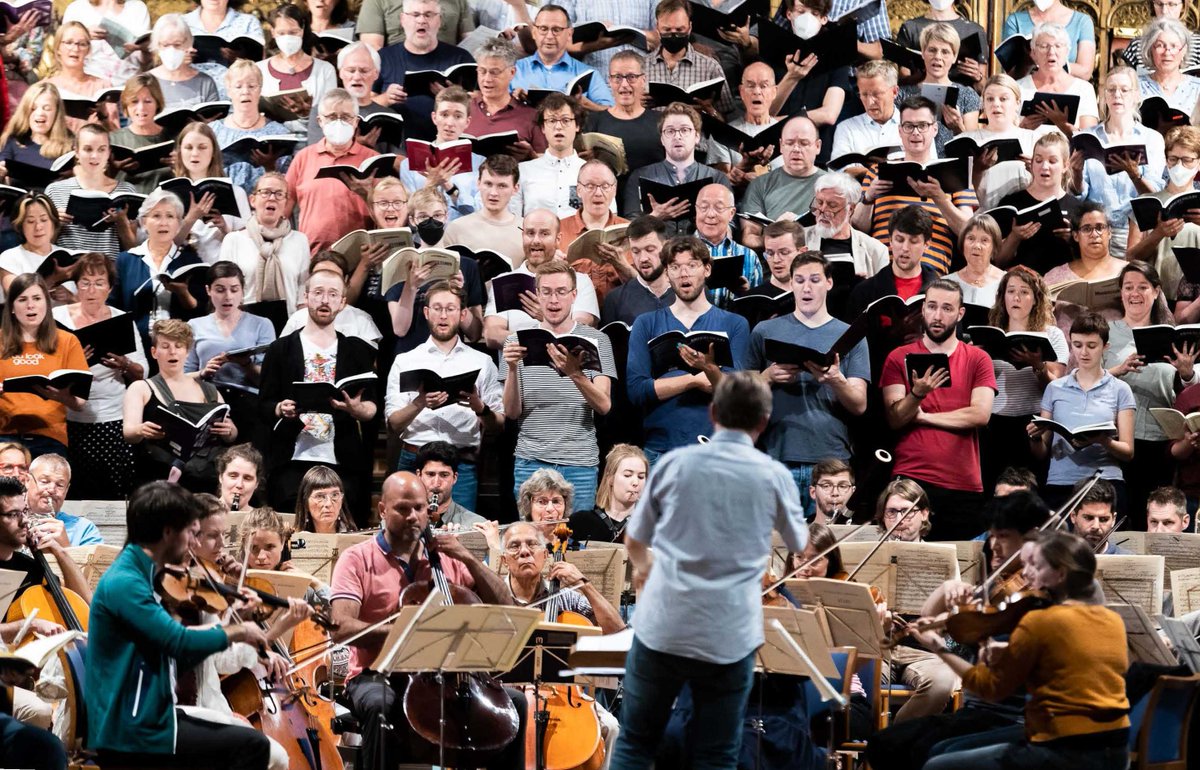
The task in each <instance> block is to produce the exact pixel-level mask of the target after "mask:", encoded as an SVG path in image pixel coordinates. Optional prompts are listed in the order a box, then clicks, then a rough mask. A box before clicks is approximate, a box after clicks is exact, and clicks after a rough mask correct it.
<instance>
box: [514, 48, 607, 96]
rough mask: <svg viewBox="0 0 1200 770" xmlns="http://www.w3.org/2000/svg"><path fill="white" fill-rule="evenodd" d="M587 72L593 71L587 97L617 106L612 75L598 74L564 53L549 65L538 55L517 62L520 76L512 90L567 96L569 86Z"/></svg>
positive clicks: (516, 78)
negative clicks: (545, 90) (546, 91)
mask: <svg viewBox="0 0 1200 770" xmlns="http://www.w3.org/2000/svg"><path fill="white" fill-rule="evenodd" d="M585 72H591V73H593V74H592V82H591V83H590V84H589V85H588V90H587V98H589V99H591V100H592V101H593V102H595V103H596V104H602V105H604V106H605V107H611V106H612V105H613V95H612V91H611V90H610V89H609V87H608V73H607V72H597V71H596V70H594V69H592V68H591V67H589V66H587V65H586V64H584V63H583V62H581V61H579V60H578V59H576V58H573V57H572V56H571V55H570V54H565V53H564V54H563V55H562V58H561V59H559V60H558V61H556V62H555V63H554V64H552V65H550V66H547V65H546V63H545V62H543V61H542V57H541V56H540V55H538V54H536V53H535V54H534V55H533V56H526V57H525V58H524V59H520V60H519V61H518V62H517V74H516V76H515V77H513V79H512V84H511V85H510V86H509V90H512V91H515V90H517V89H518V88H524V89H525V90H529V89H530V88H550V89H554V90H555V91H562V92H563V93H566V88H567V84H568V83H570V82H571V80H572V79H573V78H575V77H577V76H579V75H582V74H583V73H585Z"/></svg>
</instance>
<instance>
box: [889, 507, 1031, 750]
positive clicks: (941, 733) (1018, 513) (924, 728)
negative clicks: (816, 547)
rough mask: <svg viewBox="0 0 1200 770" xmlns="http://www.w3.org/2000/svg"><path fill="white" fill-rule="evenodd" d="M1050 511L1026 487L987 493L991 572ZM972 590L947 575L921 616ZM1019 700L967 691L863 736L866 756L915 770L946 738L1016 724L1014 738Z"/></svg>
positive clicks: (1015, 564)
mask: <svg viewBox="0 0 1200 770" xmlns="http://www.w3.org/2000/svg"><path fill="white" fill-rule="evenodd" d="M1049 513H1050V511H1049V510H1048V509H1047V508H1046V505H1045V503H1043V502H1042V500H1041V498H1039V497H1038V496H1037V495H1036V494H1034V493H1033V492H1029V491H1023V492H1013V493H1011V494H1009V495H1007V496H1004V497H996V498H994V499H992V500H991V501H990V502H989V503H988V505H987V507H986V509H985V511H984V515H985V516H986V517H987V519H988V546H989V549H990V550H991V561H990V566H989V569H988V570H987V572H988V573H992V572H995V570H997V569H999V568H1000V567H1001V565H1003V564H1005V563H1006V562H1008V561H1009V558H1010V557H1011V556H1012V555H1013V554H1016V553H1020V551H1021V548H1022V546H1023V544H1024V543H1025V538H1026V536H1027V535H1029V534H1030V533H1035V532H1036V531H1037V529H1038V527H1040V526H1041V525H1042V523H1043V522H1045V521H1046V518H1047V517H1048V516H1049ZM1023 566H1024V565H1023V564H1022V562H1021V559H1020V557H1019V556H1018V558H1016V559H1015V560H1014V561H1012V562H1011V563H1009V564H1008V566H1007V567H1006V568H1005V574H1003V575H999V576H998V577H997V580H999V581H1003V580H1005V579H1007V578H1008V577H1010V576H1012V575H1014V574H1017V573H1019V572H1020V571H1021V569H1022V567H1023ZM974 592H975V586H972V585H970V584H968V583H963V582H961V581H947V582H946V583H943V584H942V585H941V586H939V587H938V588H937V590H935V591H934V592H933V594H932V595H931V596H930V597H929V600H928V601H927V602H926V603H925V606H924V607H923V608H922V611H921V615H922V617H926V618H929V617H934V616H937V615H940V614H941V613H943V612H946V611H947V610H949V609H950V608H951V607H954V606H957V605H959V604H961V603H963V602H966V601H968V600H970V599H971V597H972V594H974ZM1024 705H1025V698H1024V695H1023V694H1015V695H1013V696H1011V697H1009V698H1006V699H1004V700H1003V701H1001V702H999V703H989V702H987V701H984V700H981V699H979V698H976V697H973V696H971V695H970V694H968V695H967V697H966V698H965V702H964V704H963V706H962V707H961V708H960V709H958V710H957V711H955V712H953V713H950V714H932V715H929V716H924V717H919V718H917V719H911V720H909V721H907V722H902V723H900V724H893V725H891V726H889V727H888V728H886V729H884V730H882V731H880V732H878V733H876V734H875V735H873V736H871V737H870V738H869V739H868V741H867V758H868V761H869V762H870V763H871V767H873V768H876V770H920V768H921V767H922V766H923V765H924V764H925V761H926V760H927V759H928V758H929V757H931V756H936V755H937V754H939V753H942V750H943V747H944V746H945V745H946V744H945V743H944V742H945V741H949V740H951V739H955V738H960V737H962V736H967V735H971V734H973V733H983V732H989V731H993V730H1005V729H1008V730H1012V729H1013V728H1015V729H1016V734H1015V737H1013V740H1018V739H1020V737H1021V729H1022V728H1021V725H1022V722H1023V713H1022V710H1023V707H1024ZM1005 734H1011V733H1005Z"/></svg>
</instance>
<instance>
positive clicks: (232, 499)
mask: <svg viewBox="0 0 1200 770" xmlns="http://www.w3.org/2000/svg"><path fill="white" fill-rule="evenodd" d="M262 471H263V456H262V453H261V452H259V451H258V450H257V449H255V448H254V447H253V446H251V445H250V444H235V445H234V446H231V447H229V448H228V449H226V450H225V451H224V452H222V453H221V456H220V457H218V458H217V484H218V486H219V492H218V495H217V496H218V497H220V498H221V502H223V503H225V507H226V508H228V509H229V510H230V511H242V510H245V509H247V508H249V507H251V506H252V505H253V503H252V502H251V500H252V498H253V497H254V493H255V492H256V491H257V490H258V480H259V479H261V478H262V475H263V473H262Z"/></svg>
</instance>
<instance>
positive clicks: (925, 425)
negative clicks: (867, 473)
mask: <svg viewBox="0 0 1200 770" xmlns="http://www.w3.org/2000/svg"><path fill="white" fill-rule="evenodd" d="M963 311H964V307H963V295H962V288H961V287H960V286H959V285H958V284H957V283H954V282H953V281H948V280H946V279H944V278H942V279H938V280H936V281H934V282H933V283H931V284H929V286H928V287H927V288H926V290H925V301H924V302H923V303H922V305H921V329H922V335H921V338H920V339H919V340H917V341H916V342H913V343H911V344H908V345H902V346H901V347H898V348H896V349H895V350H893V351H892V352H891V353H890V354H889V355H888V357H887V360H886V361H885V362H884V365H883V375H882V377H881V378H880V386H881V387H882V388H883V403H884V408H885V410H886V413H887V420H888V424H889V425H890V426H891V427H892V428H893V429H894V430H897V431H900V439H899V441H898V442H897V444H896V451H895V458H896V464H895V466H894V467H893V469H892V472H893V474H894V475H896V476H904V477H906V478H911V479H915V480H916V481H918V482H920V484H921V487H922V488H923V489H924V490H925V491H926V492H927V493H928V495H929V500H930V503H931V508H932V509H933V529H932V531H931V532H930V534H929V539H930V540H970V539H971V538H973V537H975V536H976V535H978V534H979V533H980V532H982V531H983V530H984V525H983V515H982V508H983V482H982V479H981V477H980V472H979V438H978V436H977V435H976V430H977V429H979V428H981V427H983V426H985V425H987V423H988V418H990V417H991V414H992V399H993V398H994V397H995V395H996V376H995V374H994V373H993V371H992V359H991V358H990V357H989V356H988V354H987V353H985V352H983V351H982V350H981V349H979V348H976V347H973V346H971V345H967V344H965V343H962V342H960V341H959V340H958V338H957V337H956V336H955V334H954V332H955V328H956V326H957V324H958V322H959V320H961V319H962V316H963ZM929 353H942V354H945V355H946V356H947V357H948V360H949V368H945V367H938V366H929V365H922V366H917V365H916V364H917V362H916V361H913V362H912V365H910V364H909V363H908V362H907V361H906V359H907V357H908V356H910V355H916V354H929Z"/></svg>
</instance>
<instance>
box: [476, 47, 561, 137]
mask: <svg viewBox="0 0 1200 770" xmlns="http://www.w3.org/2000/svg"><path fill="white" fill-rule="evenodd" d="M520 57H521V54H520V53H519V52H518V51H517V47H516V46H515V45H513V44H512V43H510V42H509V41H507V40H504V39H503V38H495V39H493V40H489V41H487V42H486V43H484V44H483V45H482V46H480V47H479V48H477V49H476V50H475V63H476V65H478V66H477V69H476V75H477V77H478V81H479V98H478V99H475V100H474V101H473V102H472V104H471V118H470V120H469V121H468V122H467V131H466V132H467V133H468V134H470V135H471V136H485V135H487V134H498V133H500V132H502V131H516V132H517V141H516V143H514V144H513V145H511V146H510V147H509V148H508V152H509V154H510V155H512V156H513V157H514V158H516V159H517V160H529V159H530V158H532V157H534V156H535V155H536V154H537V153H539V152H543V151H544V150H545V149H546V137H545V136H544V135H543V134H542V131H541V129H540V128H538V127H537V126H535V125H534V123H535V122H536V118H537V116H536V114H535V113H534V110H533V108H532V107H529V106H527V105H524V104H521V103H520V102H518V101H517V100H516V99H514V98H513V97H512V94H511V93H510V92H509V88H510V86H511V85H512V81H513V78H514V77H516V75H517V59H519V58H520Z"/></svg>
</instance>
